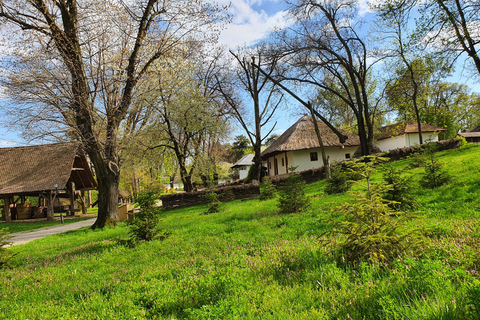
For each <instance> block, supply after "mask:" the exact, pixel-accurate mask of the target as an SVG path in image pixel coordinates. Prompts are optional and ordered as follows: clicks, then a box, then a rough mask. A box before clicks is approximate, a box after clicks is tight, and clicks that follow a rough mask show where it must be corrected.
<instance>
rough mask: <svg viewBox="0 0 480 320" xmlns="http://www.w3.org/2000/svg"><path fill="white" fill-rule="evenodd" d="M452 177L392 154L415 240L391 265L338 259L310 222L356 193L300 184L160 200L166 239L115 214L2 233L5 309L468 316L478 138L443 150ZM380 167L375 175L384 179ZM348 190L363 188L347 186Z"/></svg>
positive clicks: (30, 313) (20, 315)
mask: <svg viewBox="0 0 480 320" xmlns="http://www.w3.org/2000/svg"><path fill="white" fill-rule="evenodd" d="M437 157H438V160H439V161H441V162H442V163H444V164H445V165H446V168H447V169H448V171H449V173H450V175H451V176H452V180H451V182H450V183H449V184H448V185H446V186H442V187H439V188H436V189H423V188H421V187H420V186H419V182H420V180H421V179H422V173H423V171H424V169H423V168H415V169H412V168H410V165H411V162H412V160H402V161H398V162H395V163H393V164H392V165H393V166H395V167H396V168H398V169H401V170H402V172H403V173H404V174H405V175H408V176H409V179H410V180H411V181H412V183H413V186H414V187H413V188H412V192H413V194H414V196H415V200H416V202H417V207H416V210H418V211H419V213H418V214H417V215H418V216H419V219H417V220H414V221H412V222H411V223H410V225H409V228H419V229H420V230H422V231H421V232H422V235H423V236H424V237H425V247H426V248H425V249H428V250H426V252H427V253H426V254H425V255H422V256H420V257H417V256H410V255H408V254H405V255H403V256H402V257H400V258H398V259H396V260H395V262H394V263H392V264H391V265H389V266H382V265H379V264H369V263H363V264H361V265H359V266H357V267H348V266H344V265H338V264H337V263H336V262H335V257H334V256H333V255H332V254H331V252H330V251H329V246H327V245H326V244H325V242H324V241H323V237H322V236H321V235H322V234H323V233H324V232H325V231H326V230H329V228H331V221H332V220H333V221H340V220H341V219H342V217H341V216H339V214H338V210H337V208H338V205H339V204H341V203H345V202H348V201H351V200H352V198H353V197H355V195H352V194H341V195H331V196H330V195H324V193H323V189H324V187H325V185H324V184H325V182H324V181H321V182H316V183H313V184H310V185H308V187H307V193H308V196H309V197H310V198H311V202H312V204H311V206H310V208H309V209H308V210H307V211H306V212H302V213H296V214H280V213H279V212H278V209H277V206H276V203H277V200H267V201H259V200H250V201H235V202H232V203H229V204H226V205H225V206H224V211H223V212H221V213H215V214H210V215H205V214H203V212H204V211H205V206H201V207H193V208H188V209H179V210H172V211H168V212H165V213H163V217H162V222H161V226H162V229H163V230H164V231H166V232H170V233H171V234H170V235H169V236H168V237H167V238H166V239H165V240H163V241H152V242H149V243H142V244H139V245H137V246H136V247H135V248H129V247H126V246H124V245H121V242H119V241H118V240H119V239H125V238H126V237H127V232H128V229H127V227H126V226H124V225H119V226H117V227H112V228H106V229H105V230H101V231H92V230H89V229H86V230H77V231H73V232H69V233H67V234H63V235H57V236H51V237H48V238H45V239H42V240H37V241H34V242H31V243H28V244H26V245H22V246H18V247H13V248H12V249H11V250H13V251H15V252H16V253H17V255H16V256H15V257H14V258H13V260H12V263H11V267H10V268H7V269H4V270H2V271H0V279H1V281H0V310H1V312H0V318H4V319H28V318H30V319H54V318H55V319H183V318H189V319H223V318H225V319H350V318H352V319H479V318H480V281H479V280H480V275H479V272H480V254H479V250H480V246H479V243H480V229H479V220H478V214H479V205H480V167H479V165H478V163H479V162H478V159H479V158H480V147H477V146H468V147H466V148H465V147H464V148H462V149H459V150H452V151H447V152H441V153H438V154H437ZM381 177H382V176H381V174H380V173H378V174H375V175H374V176H373V179H372V180H373V182H374V183H377V182H379V181H381V179H382V178H381ZM354 190H356V191H362V187H360V186H355V187H354Z"/></svg>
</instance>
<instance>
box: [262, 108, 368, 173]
mask: <svg viewBox="0 0 480 320" xmlns="http://www.w3.org/2000/svg"><path fill="white" fill-rule="evenodd" d="M317 122H318V126H319V129H320V135H321V137H322V141H323V145H324V147H325V152H326V154H327V156H328V158H329V160H330V163H333V162H335V161H343V160H348V159H350V158H353V155H354V153H355V151H356V150H357V149H358V147H359V146H360V139H359V138H358V136H357V135H356V134H353V133H348V132H345V131H343V130H338V131H339V132H340V133H341V134H343V135H345V136H347V137H348V138H347V140H346V141H345V143H343V144H342V143H340V141H339V138H338V137H337V135H336V134H335V133H334V132H333V131H332V130H331V129H330V128H329V127H328V126H327V125H326V124H325V123H323V122H322V121H320V120H318V121H317ZM262 160H264V161H266V162H267V169H268V176H270V177H271V176H277V175H281V174H286V173H288V172H289V169H288V168H289V167H297V168H296V171H297V172H300V171H304V170H308V169H314V168H320V167H322V166H323V161H322V153H321V151H320V144H319V143H318V138H317V135H316V133H315V128H314V125H313V121H312V117H310V116H303V117H302V118H301V119H300V120H298V121H297V122H296V123H295V124H294V125H292V126H291V127H290V128H288V129H287V131H285V132H284V133H283V134H282V135H281V136H280V137H278V139H277V140H275V142H274V143H272V144H271V145H270V146H269V147H268V148H267V149H265V151H263V152H262Z"/></svg>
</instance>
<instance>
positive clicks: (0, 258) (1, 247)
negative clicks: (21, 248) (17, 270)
mask: <svg viewBox="0 0 480 320" xmlns="http://www.w3.org/2000/svg"><path fill="white" fill-rule="evenodd" d="M10 238H11V237H10V236H9V234H8V228H6V229H0V269H3V268H4V267H5V266H6V265H7V264H8V261H9V260H10V259H11V258H12V257H13V256H14V255H13V254H12V253H11V252H10V251H9V250H8V249H7V248H5V247H6V246H7V245H8V243H9V242H8V239H10Z"/></svg>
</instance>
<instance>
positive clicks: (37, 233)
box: [8, 218, 95, 246]
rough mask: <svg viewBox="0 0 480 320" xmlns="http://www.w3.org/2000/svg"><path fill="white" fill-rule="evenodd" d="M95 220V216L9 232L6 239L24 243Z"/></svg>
mask: <svg viewBox="0 0 480 320" xmlns="http://www.w3.org/2000/svg"><path fill="white" fill-rule="evenodd" d="M94 222H95V218H92V219H87V220H82V221H79V222H74V223H68V224H61V225H57V226H50V227H45V228H40V229H35V230H29V231H22V232H16V233H10V236H11V238H10V239H9V240H8V242H10V245H12V246H16V245H19V244H24V243H27V242H30V241H33V240H35V239H41V238H44V237H47V236H51V235H52V234H57V233H63V232H67V231H70V230H76V229H80V228H83V227H90V226H92V225H93V223H94Z"/></svg>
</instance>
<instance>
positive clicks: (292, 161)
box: [267, 147, 358, 176]
mask: <svg viewBox="0 0 480 320" xmlns="http://www.w3.org/2000/svg"><path fill="white" fill-rule="evenodd" d="M357 148H358V147H346V148H344V149H342V148H340V147H326V148H325V152H326V153H327V155H328V156H329V157H330V163H334V162H336V161H343V160H346V157H345V155H346V154H350V158H353V154H354V153H355V151H356V150H357ZM311 152H317V156H318V160H316V161H310V153H311ZM287 157H288V167H297V166H298V168H297V169H296V172H300V171H304V170H308V169H314V168H320V167H322V166H323V161H322V154H321V152H320V149H319V148H317V149H308V150H299V151H290V152H288V153H287ZM274 158H277V163H278V174H279V175H281V174H285V173H287V168H286V165H285V166H282V160H281V159H282V158H285V153H282V154H279V155H276V156H275V157H270V158H268V160H267V165H268V175H269V176H274V175H275V171H274ZM284 163H285V164H286V162H284Z"/></svg>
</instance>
